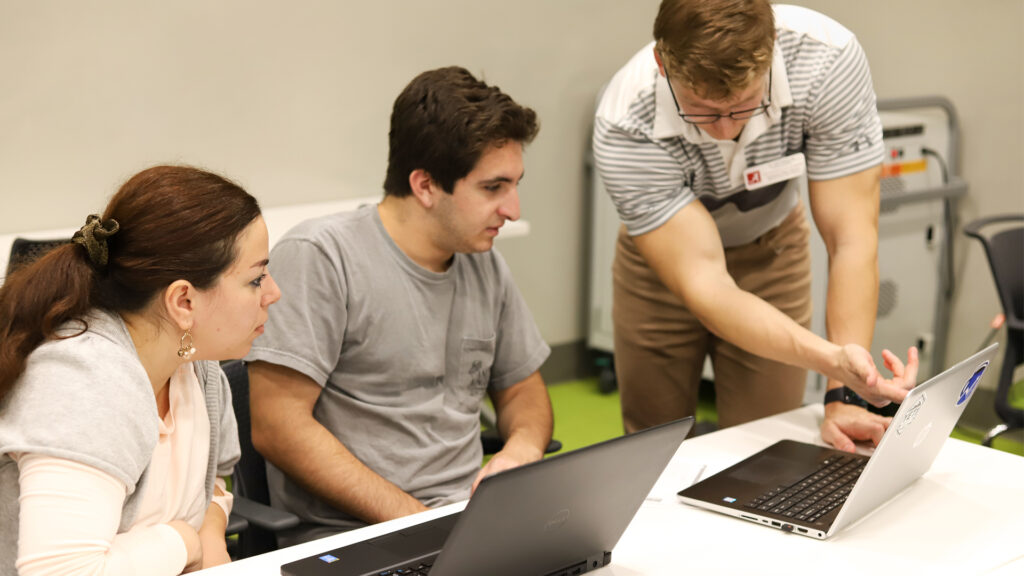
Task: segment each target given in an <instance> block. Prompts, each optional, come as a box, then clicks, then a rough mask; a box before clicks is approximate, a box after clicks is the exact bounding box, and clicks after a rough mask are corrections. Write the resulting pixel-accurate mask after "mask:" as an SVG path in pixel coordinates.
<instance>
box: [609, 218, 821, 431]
mask: <svg viewBox="0 0 1024 576" xmlns="http://www.w3.org/2000/svg"><path fill="white" fill-rule="evenodd" d="M809 238H810V229H809V226H808V224H807V220H806V218H805V217H804V210H803V207H802V205H797V207H796V208H795V209H794V210H793V212H791V213H790V214H789V216H787V217H786V219H785V220H783V222H782V223H781V224H779V226H777V227H776V228H774V229H773V230H771V231H769V232H767V233H766V234H764V235H763V236H761V237H760V238H758V239H757V240H755V241H753V242H751V243H749V244H745V245H743V246H737V247H734V248H727V249H726V250H725V259H726V265H727V268H728V271H729V274H730V275H731V276H732V278H733V279H734V280H735V281H736V284H737V285H738V286H739V287H740V288H741V289H743V290H746V291H747V292H750V293H752V294H754V295H756V296H758V297H760V298H761V299H763V300H765V301H767V302H768V303H769V304H771V305H773V306H775V307H776V308H778V309H779V310H781V311H782V312H783V313H785V314H786V315H788V316H789V317H790V318H792V319H793V320H795V321H796V322H797V323H799V324H801V325H803V326H804V327H809V326H810V322H811V258H810V245H809ZM612 277H613V283H614V305H613V307H612V319H613V322H614V325H615V373H616V377H617V379H618V386H619V391H620V394H621V401H622V419H623V423H624V425H625V428H626V431H627V432H634V431H636V430H641V429H643V428H649V427H651V426H655V425H657V424H661V423H663V422H668V421H670V420H674V419H676V418H682V417H683V416H689V415H692V414H694V413H695V411H696V406H697V392H698V387H699V384H700V376H701V370H702V368H703V365H704V358H705V356H707V355H710V356H711V362H712V365H713V367H714V371H715V395H716V398H717V408H718V425H719V427H722V428H724V427H727V426H733V425H736V424H742V423H743V422H748V421H750V420H756V419H758V418H762V417H764V416H769V415H772V414H776V413H779V412H784V411H786V410H790V409H792V408H796V407H798V406H800V405H801V402H802V400H803V395H804V387H805V386H804V384H805V380H806V374H807V372H806V370H804V369H802V368H795V367H793V366H788V365H786V364H781V363H779V362H774V361H772V360H767V359H764V358H761V357H758V356H755V355H753V354H750V353H749V352H746V351H745V350H742V349H740V348H738V347H736V346H734V345H732V344H730V343H729V342H726V341H724V340H722V339H720V338H718V337H717V336H715V335H714V334H712V333H710V332H709V331H708V330H707V329H706V328H704V326H703V325H701V323H700V322H698V321H697V319H696V318H695V317H694V316H693V314H691V313H690V312H689V310H687V308H686V307H685V306H684V305H683V303H682V302H681V301H680V300H679V299H678V298H676V296H675V295H673V294H672V293H671V292H669V290H668V289H667V288H665V286H664V284H662V283H661V281H660V280H659V279H658V277H657V276H656V275H655V273H654V271H653V270H651V268H650V267H648V265H647V262H646V261H645V260H644V259H643V257H642V256H641V255H640V253H639V252H638V251H637V248H636V245H635V243H634V242H633V239H632V238H631V237H630V236H629V235H627V234H626V233H625V228H622V229H621V230H620V232H619V238H618V245H617V247H616V253H615V262H614V264H613V266H612Z"/></svg>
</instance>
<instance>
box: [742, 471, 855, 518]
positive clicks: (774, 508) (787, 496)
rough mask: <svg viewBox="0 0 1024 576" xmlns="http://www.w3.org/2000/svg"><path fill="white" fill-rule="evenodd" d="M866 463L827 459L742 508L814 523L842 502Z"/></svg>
mask: <svg viewBox="0 0 1024 576" xmlns="http://www.w3.org/2000/svg"><path fill="white" fill-rule="evenodd" d="M867 462H868V461H867V459H866V458H858V457H854V456H830V457H829V458H827V459H825V460H823V461H822V462H821V464H820V466H819V468H818V469H817V470H816V471H814V472H812V473H811V474H808V475H807V476H806V477H804V478H802V479H800V480H798V481H796V482H794V483H792V484H790V485H788V486H779V487H778V488H774V489H772V490H768V491H767V492H765V493H764V494H761V495H760V496H758V497H756V498H754V499H753V500H751V501H750V502H747V503H746V504H744V506H745V507H747V508H752V509H754V510H759V511H763V512H770V513H772V514H779V515H781V516H785V517H787V518H792V519H794V520H799V521H802V522H817V521H818V520H819V519H820V518H821V517H822V516H824V515H825V514H828V513H829V512H831V511H832V510H834V509H835V508H837V507H838V506H841V505H842V504H843V502H846V497H847V496H849V495H850V491H851V490H853V485H854V484H855V483H856V482H857V478H859V477H860V473H861V472H862V471H863V470H864V465H865V464H867Z"/></svg>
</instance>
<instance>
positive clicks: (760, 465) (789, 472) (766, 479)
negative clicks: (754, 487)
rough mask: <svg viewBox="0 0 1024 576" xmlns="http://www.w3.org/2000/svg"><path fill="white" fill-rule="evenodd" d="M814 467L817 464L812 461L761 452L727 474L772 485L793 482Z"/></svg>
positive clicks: (815, 467)
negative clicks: (806, 461) (799, 460)
mask: <svg viewBox="0 0 1024 576" xmlns="http://www.w3.org/2000/svg"><path fill="white" fill-rule="evenodd" d="M816 469H817V466H816V465H815V464H814V463H813V462H812V463H803V462H797V461H794V460H790V459H787V458H779V457H776V456H772V455H770V454H762V455H760V456H755V457H754V458H752V459H750V460H749V461H747V462H746V463H744V465H743V466H737V467H736V468H735V469H733V470H732V471H731V472H730V473H729V474H728V476H729V477H730V478H734V479H736V480H743V481H745V482H752V483H755V484H762V485H764V486H774V485H777V484H789V483H792V482H795V481H796V480H799V479H800V478H803V477H804V476H806V475H808V474H810V473H811V472H814V470H816Z"/></svg>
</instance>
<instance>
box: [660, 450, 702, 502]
mask: <svg viewBox="0 0 1024 576" xmlns="http://www.w3.org/2000/svg"><path fill="white" fill-rule="evenodd" d="M703 473H704V464H703V463H701V462H693V461H690V460H680V461H674V462H672V464H671V465H670V466H669V467H668V468H667V469H666V470H665V473H664V474H662V475H661V477H660V478H658V481H657V482H656V483H655V484H654V488H651V492H650V493H649V494H648V495H647V501H648V502H669V503H675V502H676V501H677V500H676V492H679V491H680V490H682V489H683V488H688V487H689V486H690V485H691V484H693V483H694V482H696V481H698V480H700V477H701V474H703Z"/></svg>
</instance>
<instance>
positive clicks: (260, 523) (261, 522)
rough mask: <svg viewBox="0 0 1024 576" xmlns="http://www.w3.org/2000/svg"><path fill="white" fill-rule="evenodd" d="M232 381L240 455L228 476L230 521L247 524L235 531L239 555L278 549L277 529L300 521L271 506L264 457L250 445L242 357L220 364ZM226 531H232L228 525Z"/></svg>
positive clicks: (244, 555)
mask: <svg viewBox="0 0 1024 576" xmlns="http://www.w3.org/2000/svg"><path fill="white" fill-rule="evenodd" d="M221 368H222V369H223V370H224V374H226V375H227V377H228V382H229V383H230V384H231V405H232V407H233V408H234V410H235V419H236V420H237V421H238V443H239V445H240V446H241V448H242V457H241V459H240V460H239V461H238V464H236V465H235V473H234V474H233V475H232V477H231V482H232V486H231V489H232V492H233V493H234V495H235V503H234V506H233V507H232V509H231V518H230V519H229V520H228V522H229V527H230V523H231V522H232V521H234V520H236V517H238V518H241V519H244V520H246V521H247V523H248V526H247V527H245V528H244V529H242V530H239V531H238V532H234V533H237V534H238V548H237V551H236V555H237V557H239V558H248V557H249V556H255V555H256V554H262V553H264V552H270V551H272V550H276V549H277V536H276V534H277V533H278V532H281V531H282V530H287V529H289V528H294V527H295V526H298V525H299V517H298V516H296V515H294V514H292V513H291V512H286V511H284V510H278V509H277V508H271V507H270V491H269V490H268V488H267V469H266V464H265V460H263V456H262V455H260V453H259V452H257V451H256V448H254V447H253V445H252V428H251V426H250V419H249V372H248V370H247V369H246V366H245V363H244V362H242V361H241V360H232V361H230V362H225V363H223V364H222V365H221ZM227 533H228V534H232V533H233V532H232V531H231V530H230V529H229V530H228V531H227Z"/></svg>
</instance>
